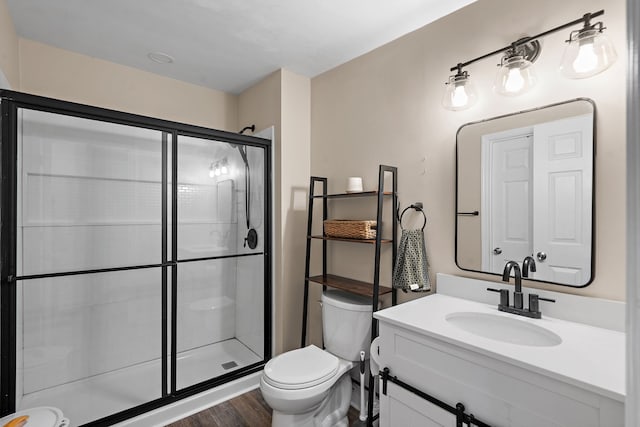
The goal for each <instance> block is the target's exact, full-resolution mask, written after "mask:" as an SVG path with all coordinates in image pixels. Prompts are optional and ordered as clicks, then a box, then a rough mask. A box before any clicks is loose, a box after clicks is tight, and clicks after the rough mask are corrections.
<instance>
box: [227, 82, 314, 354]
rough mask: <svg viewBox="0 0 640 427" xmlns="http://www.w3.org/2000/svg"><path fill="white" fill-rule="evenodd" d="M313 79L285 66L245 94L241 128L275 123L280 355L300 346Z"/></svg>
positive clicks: (277, 346) (277, 335)
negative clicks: (291, 70)
mask: <svg viewBox="0 0 640 427" xmlns="http://www.w3.org/2000/svg"><path fill="white" fill-rule="evenodd" d="M310 92H311V83H310V80H309V79H308V78H307V77H303V76H300V75H297V74H295V73H292V72H290V71H287V70H279V71H277V72H275V73H273V74H271V75H270V76H268V77H267V78H265V79H264V80H262V81H261V82H259V83H257V84H256V85H254V86H253V87H251V88H249V89H247V90H246V91H245V92H243V93H242V94H240V96H239V101H238V122H239V124H240V127H241V128H242V127H244V126H249V125H252V124H255V125H256V130H261V129H264V128H266V127H269V126H275V144H274V155H275V172H274V187H275V195H274V213H275V218H274V247H275V259H274V278H275V280H274V284H273V289H274V301H275V307H274V316H275V324H274V334H275V343H274V351H275V354H278V353H281V352H283V351H286V350H290V349H292V348H297V347H298V346H299V339H300V326H301V322H300V319H301V318H302V299H303V295H302V284H303V283H304V259H305V258H304V254H305V232H304V230H305V224H306V208H307V194H308V188H307V187H308V183H309V174H310V143H311V142H310V139H311V136H310V120H311V113H310Z"/></svg>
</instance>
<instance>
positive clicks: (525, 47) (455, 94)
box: [442, 10, 616, 111]
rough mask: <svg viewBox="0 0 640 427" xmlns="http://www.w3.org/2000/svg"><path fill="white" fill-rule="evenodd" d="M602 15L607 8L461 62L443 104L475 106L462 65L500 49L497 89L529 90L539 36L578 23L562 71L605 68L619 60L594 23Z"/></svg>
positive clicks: (573, 74) (574, 73)
mask: <svg viewBox="0 0 640 427" xmlns="http://www.w3.org/2000/svg"><path fill="white" fill-rule="evenodd" d="M601 15H604V10H599V11H597V12H594V13H586V14H584V15H583V16H582V17H581V18H579V19H576V20H574V21H571V22H567V23H566V24H562V25H559V26H557V27H555V28H552V29H550V30H547V31H544V32H542V33H540V34H537V35H535V36H531V37H523V38H521V39H520V40H517V41H515V42H513V43H511V44H510V45H509V46H505V47H502V48H500V49H497V50H494V51H493V52H489V53H487V54H485V55H482V56H479V57H477V58H474V59H471V60H469V61H466V62H461V63H458V64H457V65H455V66H453V67H451V68H450V70H449V71H455V72H456V74H454V75H452V76H450V77H449V80H448V81H447V82H446V83H445V84H446V88H445V93H444V96H443V98H442V105H443V106H444V107H445V108H447V109H449V110H453V111H459V110H464V109H466V108H469V107H470V106H472V105H473V104H474V103H475V101H476V94H475V91H474V88H473V85H472V83H471V81H470V80H469V73H468V72H467V71H462V69H463V68H466V67H468V66H469V65H470V64H473V63H474V62H477V61H480V60H481V59H485V58H488V57H490V56H494V55H497V54H500V53H502V54H504V55H503V57H502V60H501V61H500V64H499V67H500V69H499V70H498V73H497V75H496V79H495V84H494V90H495V91H496V92H497V93H499V94H501V95H507V96H517V95H520V94H522V93H524V92H526V91H527V90H529V89H530V88H531V87H533V86H534V85H535V84H536V75H535V70H534V67H533V62H534V61H535V60H536V58H537V57H538V55H539V54H540V42H539V41H538V39H541V38H542V37H545V36H547V35H549V34H552V33H555V32H557V31H560V30H564V29H566V28H569V27H572V26H575V25H578V24H583V28H582V29H580V30H576V31H572V32H571V33H570V35H569V40H567V43H568V45H567V48H566V50H565V53H564V56H563V59H562V65H561V72H562V74H563V75H564V76H566V77H569V78H576V79H580V78H584V77H590V76H593V75H595V74H598V73H600V72H602V71H604V70H606V69H607V68H609V66H611V64H612V63H613V62H614V61H615V60H616V52H615V49H614V47H613V45H612V44H611V43H610V42H609V40H608V39H607V38H606V36H605V35H604V34H603V30H604V29H605V27H604V25H603V24H602V22H597V23H595V24H591V20H592V19H593V18H596V17H598V16H601Z"/></svg>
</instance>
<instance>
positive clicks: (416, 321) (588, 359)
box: [374, 294, 625, 402]
mask: <svg viewBox="0 0 640 427" xmlns="http://www.w3.org/2000/svg"><path fill="white" fill-rule="evenodd" d="M456 312H478V313H490V314H495V315H498V316H506V317H512V318H516V319H518V320H520V321H523V322H530V323H533V324H535V325H538V326H541V327H543V328H546V329H548V330H550V331H552V332H554V333H556V334H557V335H559V336H560V337H561V338H562V343H560V344H559V345H557V346H552V347H536V346H526V345H518V344H510V343H507V342H502V341H497V340H493V339H489V338H484V337H482V336H479V335H476V334H473V333H471V332H466V331H464V330H462V329H460V328H458V327H456V326H454V325H453V324H451V323H449V322H448V321H447V320H446V316H447V315H448V314H451V313H456ZM374 317H375V318H377V319H379V320H380V321H381V322H388V323H390V324H393V325H397V326H400V327H403V328H405V329H408V330H410V331H413V332H417V333H420V334H423V335H426V336H429V337H433V338H436V339H439V340H441V341H444V342H448V343H450V344H453V345H456V346H459V347H461V348H464V349H467V350H469V351H473V352H476V353H480V354H484V355H486V356H489V357H492V358H495V359H497V360H501V361H503V362H506V363H509V364H512V365H514V366H518V367H521V368H524V369H527V370H529V371H532V372H535V373H538V374H541V375H546V376H548V377H551V378H554V379H558V380H560V381H564V382H567V383H570V384H573V385H575V386H577V387H580V388H583V389H586V390H589V391H592V392H595V393H598V394H601V395H604V396H606V397H609V398H611V399H614V400H617V401H621V402H624V398H625V334H624V333H622V332H619V331H614V330H610V329H604V328H599V327H595V326H588V325H585V324H582V323H575V322H570V321H566V320H559V319H554V318H550V317H546V316H544V314H543V318H542V319H529V318H527V317H524V316H518V315H514V314H509V313H503V312H501V311H498V308H497V304H496V305H489V304H484V303H480V302H475V301H470V300H466V299H462V298H456V297H451V296H447V295H440V294H434V295H429V296H426V297H423V298H419V299H416V300H413V301H410V302H406V303H403V304H400V305H397V306H394V307H390V308H387V309H384V310H381V311H378V312H376V313H374Z"/></svg>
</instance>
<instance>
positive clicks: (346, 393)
mask: <svg viewBox="0 0 640 427" xmlns="http://www.w3.org/2000/svg"><path fill="white" fill-rule="evenodd" d="M322 303H323V304H322V318H323V337H324V343H325V345H326V350H322V349H320V348H318V347H316V346H315V345H309V346H307V347H304V348H300V349H296V350H292V351H289V352H286V353H283V354H281V355H279V356H276V357H275V358H273V359H272V360H270V361H269V362H268V363H267V364H266V365H265V368H264V372H263V375H262V378H261V380H260V389H261V391H262V395H263V397H264V400H265V401H266V402H267V404H268V405H269V406H270V407H271V408H272V409H273V416H272V425H273V426H275V427H288V426H296V427H307V426H327V427H329V426H345V427H346V426H348V420H347V412H348V411H349V405H350V403H351V377H350V375H349V371H350V369H351V368H353V367H354V366H355V363H354V362H355V361H357V360H358V359H359V354H360V350H366V351H367V353H368V347H369V346H368V345H367V343H368V340H369V335H370V331H371V311H372V310H371V300H370V299H368V298H363V297H359V296H355V295H351V294H347V293H343V292H339V291H335V290H329V291H326V292H325V293H324V294H323V296H322Z"/></svg>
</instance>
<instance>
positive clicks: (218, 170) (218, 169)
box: [215, 167, 220, 176]
mask: <svg viewBox="0 0 640 427" xmlns="http://www.w3.org/2000/svg"><path fill="white" fill-rule="evenodd" d="M215 175H216V176H220V168H218V167H216V170H215Z"/></svg>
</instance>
